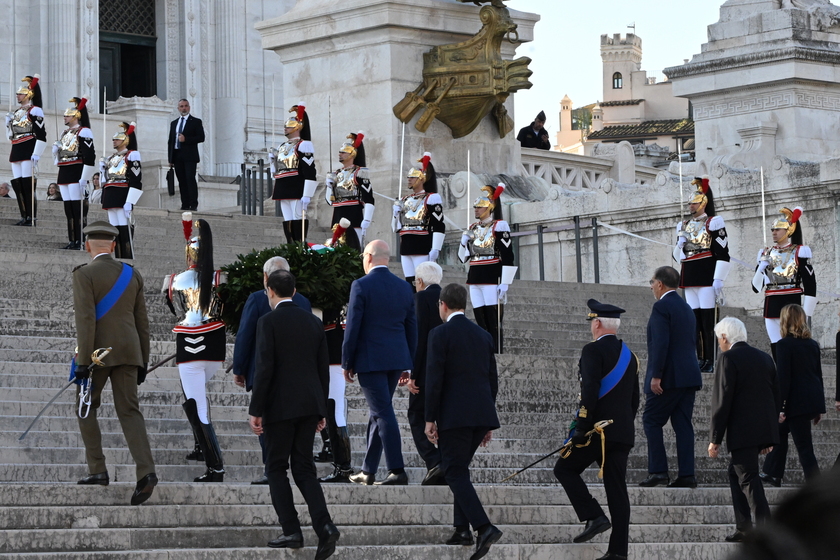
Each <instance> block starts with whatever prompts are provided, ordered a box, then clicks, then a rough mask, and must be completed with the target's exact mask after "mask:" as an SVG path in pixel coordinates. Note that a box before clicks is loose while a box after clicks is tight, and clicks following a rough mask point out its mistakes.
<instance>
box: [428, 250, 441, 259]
mask: <svg viewBox="0 0 840 560" xmlns="http://www.w3.org/2000/svg"><path fill="white" fill-rule="evenodd" d="M439 256H440V251H438V250H437V249H432V250H431V251H429V260H430V261H432V262H434V261H436V260H437V259H438V257H439Z"/></svg>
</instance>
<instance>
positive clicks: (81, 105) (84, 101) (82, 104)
mask: <svg viewBox="0 0 840 560" xmlns="http://www.w3.org/2000/svg"><path fill="white" fill-rule="evenodd" d="M85 105H87V99H86V98H84V97H82V98H81V99H80V100H79V104H78V105H76V109H78V110H79V111H81V110H82V109H84V108H85Z"/></svg>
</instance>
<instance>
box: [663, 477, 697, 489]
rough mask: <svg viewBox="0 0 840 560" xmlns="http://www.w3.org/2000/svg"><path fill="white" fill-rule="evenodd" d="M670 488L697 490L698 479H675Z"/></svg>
mask: <svg viewBox="0 0 840 560" xmlns="http://www.w3.org/2000/svg"><path fill="white" fill-rule="evenodd" d="M668 488H697V479H696V478H695V477H694V476H680V477H677V478H675V479H674V482H672V483H670V484H669V485H668Z"/></svg>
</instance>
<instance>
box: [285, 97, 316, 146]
mask: <svg viewBox="0 0 840 560" xmlns="http://www.w3.org/2000/svg"><path fill="white" fill-rule="evenodd" d="M289 112H290V113H294V116H291V117H289V118H288V119H286V122H285V124H284V125H283V126H285V127H286V128H291V129H294V130H299V131H300V138H301V140H312V132H311V130H310V128H309V115H307V114H306V103H304V102H303V101H301V102H299V103H298V104H297V105H292V108H291V109H289Z"/></svg>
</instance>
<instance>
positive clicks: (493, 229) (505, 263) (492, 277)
mask: <svg viewBox="0 0 840 560" xmlns="http://www.w3.org/2000/svg"><path fill="white" fill-rule="evenodd" d="M504 190H505V185H504V184H503V183H499V185H498V186H497V187H496V188H495V189H493V187H491V186H484V187H481V195H480V196H479V197H478V198H476V199H475V202H473V208H475V218H476V220H478V221H477V222H474V223H472V224H470V226H469V228H468V229H467V231H466V232H465V233H464V235H463V236H461V247H460V248H459V250H458V256H459V257H460V258H461V261H462V262H467V261H469V263H470V268H469V272H468V273H467V285H468V286H469V287H470V301H471V302H472V306H473V314H474V315H475V322H476V323H478V325H479V326H480V327H482V328H483V329H484V330H486V331H488V332H489V333H490V334H492V335H493V344H494V345H495V348H496V351H497V352H498V353H500V354H501V353H502V325H501V322H502V317H503V314H502V303H504V302H505V300H506V299H507V290H508V287H509V286H510V284H511V283H512V282H513V277H514V276H515V275H516V269H517V267H515V266H513V246H512V245H511V238H510V226H508V223H507V222H506V221H504V220H503V219H502V206H501V204H500V203H499V197H500V196H501V195H502V192H504Z"/></svg>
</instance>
